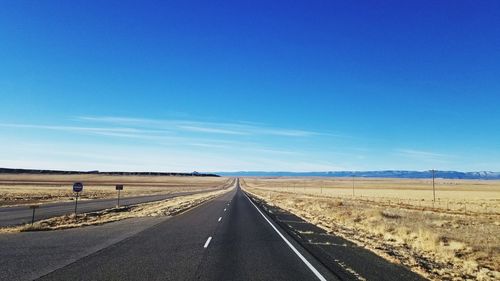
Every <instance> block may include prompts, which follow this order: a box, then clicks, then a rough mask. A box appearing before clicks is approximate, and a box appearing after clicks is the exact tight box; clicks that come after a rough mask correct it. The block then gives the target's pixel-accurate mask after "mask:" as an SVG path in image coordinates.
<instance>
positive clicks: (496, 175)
mask: <svg viewBox="0 0 500 281" xmlns="http://www.w3.org/2000/svg"><path fill="white" fill-rule="evenodd" d="M215 174H217V175H221V176H231V177H236V176H239V177H245V176H246V177H352V176H354V177H366V178H412V179H415V178H416V179H426V178H432V172H431V171H395V170H390V171H365V172H362V171H338V172H334V171H332V172H262V171H241V172H215ZM435 175H436V178H443V179H484V180H498V179H500V172H484V171H483V172H457V171H436V174H435Z"/></svg>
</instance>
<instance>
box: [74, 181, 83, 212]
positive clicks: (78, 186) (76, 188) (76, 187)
mask: <svg viewBox="0 0 500 281" xmlns="http://www.w3.org/2000/svg"><path fill="white" fill-rule="evenodd" d="M82 190H83V183H81V182H75V183H74V184H73V192H76V201H75V216H76V210H77V208H78V195H79V194H80V192H82Z"/></svg>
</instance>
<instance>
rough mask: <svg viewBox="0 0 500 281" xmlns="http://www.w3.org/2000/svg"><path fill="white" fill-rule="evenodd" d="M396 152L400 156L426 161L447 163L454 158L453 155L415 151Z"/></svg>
mask: <svg viewBox="0 0 500 281" xmlns="http://www.w3.org/2000/svg"><path fill="white" fill-rule="evenodd" d="M395 151H396V154H397V155H399V156H403V157H407V158H413V159H418V160H425V161H447V160H448V159H450V158H453V156H452V155H448V154H442V153H436V152H430V151H422V150H414V149H396V150H395Z"/></svg>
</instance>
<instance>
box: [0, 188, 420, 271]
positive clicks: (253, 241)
mask: <svg viewBox="0 0 500 281" xmlns="http://www.w3.org/2000/svg"><path fill="white" fill-rule="evenodd" d="M235 185H236V186H235V188H234V189H233V190H230V191H229V192H227V193H225V194H223V195H221V196H219V197H217V198H215V199H212V200H210V201H207V202H205V203H203V204H202V205H200V206H198V207H196V208H193V209H191V210H189V211H187V212H184V213H181V214H179V215H176V216H173V217H168V218H163V219H161V220H160V221H159V222H157V223H154V224H152V223H151V222H145V223H150V224H151V225H149V226H147V227H145V228H144V229H141V230H140V231H139V230H137V231H136V233H133V234H130V235H129V236H127V237H124V238H120V239H121V240H119V239H117V240H119V241H113V242H110V243H108V244H106V245H105V246H102V247H100V248H96V249H94V250H92V252H90V253H85V254H82V256H78V254H76V252H79V251H80V249H81V250H82V251H83V250H86V249H88V246H86V245H83V244H84V243H87V244H92V243H94V242H93V241H86V240H88V239H90V240H91V239H92V237H93V236H94V235H95V236H96V237H100V238H96V239H97V240H96V241H98V242H99V243H101V242H102V241H103V239H102V237H103V236H112V235H116V233H121V232H123V231H126V229H127V225H126V223H127V222H126V221H120V222H118V223H116V227H114V226H113V224H114V223H110V224H106V225H103V226H100V227H93V228H92V227H85V228H81V229H69V230H62V231H53V232H51V233H48V232H44V233H40V232H38V233H36V232H33V233H21V234H23V235H27V236H25V237H23V238H17V237H18V236H16V235H17V234H14V235H11V236H9V237H3V238H2V236H1V235H0V260H2V259H5V258H9V257H11V258H12V260H11V261H10V263H9V262H7V264H6V266H7V267H10V268H9V269H8V270H6V271H4V272H2V268H1V267H0V280H34V279H36V280H287V281H293V280H424V279H423V278H422V277H420V276H419V275H417V274H415V273H413V272H411V271H410V270H408V269H406V268H404V267H402V266H400V265H396V264H392V263H390V262H388V261H385V260H384V259H382V258H380V257H378V256H376V255H375V254H373V253H371V252H369V251H367V250H365V249H362V248H360V247H357V246H349V245H350V244H346V243H344V244H343V245H340V246H337V245H336V244H335V243H334V244H332V246H333V248H330V249H333V250H334V251H338V253H332V254H333V255H335V254H340V255H341V256H342V259H343V260H338V259H337V258H330V259H331V260H325V258H324V256H322V255H316V254H315V252H314V251H310V250H308V249H306V248H307V247H303V246H304V245H303V244H302V243H301V242H300V241H299V240H297V239H295V238H294V237H292V235H290V233H289V232H287V231H285V230H284V229H283V228H282V227H280V225H279V224H278V223H276V222H275V221H273V218H272V217H271V216H270V215H269V214H268V213H267V212H266V210H265V209H264V208H262V207H261V206H260V205H259V202H258V201H254V200H253V199H251V198H250V197H249V196H248V195H247V194H246V193H245V192H244V191H242V189H241V188H240V186H239V181H236V183H235ZM291 218H292V217H291V216H290V219H291ZM295 222H296V223H300V224H302V225H305V226H306V227H310V229H313V228H311V227H314V226H313V225H311V224H308V223H307V222H304V221H295ZM140 224H141V222H140V221H137V220H135V221H134V223H129V225H130V228H133V227H135V226H137V225H140ZM113 228H117V229H118V230H117V229H115V230H113ZM102 229H107V230H106V231H105V233H104V234H103V233H102ZM99 231H101V232H99ZM113 231H114V233H115V234H110V233H112V232H113ZM85 232H87V233H86V234H85V236H84V237H87V238H82V235H80V234H81V233H85ZM92 233H95V234H92ZM320 236H322V237H323V236H325V238H327V237H326V236H328V235H327V234H320ZM2 239H3V240H2ZM22 239H24V240H25V241H26V240H27V239H29V241H30V242H29V245H25V243H23V241H22ZM37 239H38V241H37ZM335 239H338V238H335ZM79 241H81V243H80V242H79ZM79 243H80V244H82V245H80V246H78V245H79ZM96 243H97V242H96ZM39 244H41V245H39ZM51 244H53V245H52V246H51ZM2 245H5V246H2ZM33 245H37V246H35V247H34V246H33ZM61 245H67V246H66V247H63V246H61ZM70 245H73V246H71V247H70ZM78 247H80V248H78ZM325 249H326V248H325ZM2 252H3V253H2ZM20 252H22V253H23V254H19V253H20ZM54 252H56V253H60V254H53V253H54ZM67 252H71V254H69V253H68V254H67ZM65 255H67V257H68V258H65ZM38 256H42V257H43V259H39V258H37V257H38ZM15 259H18V260H19V261H16V260H15ZM331 262H334V263H335V265H334V266H330V263H331ZM19 263H21V264H19ZM26 266H32V267H39V268H43V267H46V268H44V269H43V270H38V271H36V268H35V270H34V271H33V270H32V272H27V273H26V274H25V276H26V277H24V278H17V279H16V278H15V277H17V276H16V272H21V271H23V270H24V271H29V270H27V269H26ZM35 271H36V272H35ZM2 276H4V278H8V279H2ZM13 277H14V278H13ZM28 277H29V278H28Z"/></svg>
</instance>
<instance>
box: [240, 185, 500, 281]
mask: <svg viewBox="0 0 500 281" xmlns="http://www.w3.org/2000/svg"><path fill="white" fill-rule="evenodd" d="M364 181H365V182H364V183H363V184H362V183H361V182H358V183H357V185H358V186H359V192H360V193H361V194H363V192H364V191H367V192H370V194H371V195H373V196H376V195H378V193H377V192H376V191H377V189H378V188H380V189H382V192H381V193H380V195H381V196H380V197H378V200H373V199H372V198H366V197H365V196H363V197H361V196H360V195H361V194H359V196H355V197H353V196H352V180H350V179H349V180H347V179H330V180H324V179H323V180H321V179H303V178H302V179H298V178H295V179H284V178H279V179H257V178H247V179H244V180H242V181H241V183H242V184H243V185H244V187H245V189H246V190H247V191H249V192H251V193H252V194H254V195H256V196H258V197H259V198H261V199H263V200H265V201H266V202H268V203H269V204H274V205H276V206H278V207H280V208H283V209H285V210H288V211H290V212H293V213H295V214H297V215H299V216H301V217H302V218H304V219H306V220H308V221H310V222H311V223H314V224H317V225H319V226H321V227H323V228H325V229H327V230H329V231H331V232H333V233H335V234H337V235H340V236H343V237H345V238H346V239H349V240H351V241H353V242H355V243H357V244H359V245H361V246H364V247H366V248H368V249H370V250H372V251H374V252H376V253H378V254H380V255H381V256H384V257H386V258H387V259H389V260H391V261H395V262H399V263H402V264H404V265H406V266H408V267H410V268H412V269H413V270H415V271H416V272H419V273H421V274H423V275H424V276H426V277H428V278H430V279H433V280H466V279H472V280H499V279H500V272H499V271H500V254H499V253H500V235H498V234H499V233H500V214H499V213H498V211H496V210H498V208H499V206H498V205H499V200H498V198H499V197H500V189H499V186H498V182H481V181H456V180H454V181H444V180H439V187H440V188H441V189H444V188H446V190H447V191H449V192H451V191H453V187H454V186H455V187H456V189H455V191H454V192H455V193H458V194H454V195H453V196H455V197H453V198H462V199H460V200H463V201H465V202H466V203H468V204H469V206H481V205H480V204H481V203H478V202H482V203H485V202H486V203H487V204H488V206H489V208H488V209H487V211H485V209H481V208H479V207H478V208H477V210H476V211H474V210H472V211H471V210H468V211H463V210H459V211H457V210H451V209H446V208H445V207H442V208H439V207H437V206H435V208H432V206H427V207H424V206H420V207H419V206H418V205H416V204H413V203H412V202H410V204H408V202H407V200H402V199H403V198H404V199H408V197H409V195H413V194H420V196H422V197H420V198H417V199H418V200H417V201H419V200H422V199H423V197H424V196H427V197H429V195H428V194H427V193H429V191H430V193H431V194H430V196H431V198H432V185H431V188H430V189H429V187H426V184H428V181H426V180H399V179H397V180H396V179H395V180H390V179H381V180H372V179H365V180H364ZM326 183H328V184H326ZM321 184H325V186H326V187H328V186H330V187H331V192H338V191H339V190H342V189H346V187H345V185H347V184H351V190H350V191H351V193H350V195H347V194H345V195H343V196H342V195H340V196H339V195H337V193H335V196H334V195H332V194H328V193H327V195H325V194H321V191H320V190H316V188H318V185H321ZM333 184H335V185H333ZM385 184H387V185H385ZM469 184H471V185H470V186H469ZM294 185H296V187H295V188H294V187H293V186H294ZM302 185H304V186H305V187H306V188H305V191H304V188H303V186H302ZM342 185H344V186H342ZM289 186H292V188H289ZM337 186H339V187H338V188H337ZM412 186H414V187H412ZM287 187H288V189H287ZM355 187H356V183H355ZM412 188H414V189H412ZM475 188H477V189H479V191H480V192H488V193H489V194H490V196H489V198H483V197H482V195H479V196H474V192H475ZM324 191H325V190H323V192H324ZM357 191H358V189H355V192H357ZM409 191H415V192H416V193H411V192H409ZM419 192H421V193H419ZM437 192H440V191H439V190H438V191H437ZM460 193H462V194H460ZM355 194H356V193H355ZM365 194H366V193H365ZM445 194H446V193H445ZM478 197H479V199H478ZM398 198H399V199H400V200H397V199H398ZM467 198H470V199H467ZM410 199H414V198H410ZM469 208H470V207H469Z"/></svg>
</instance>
